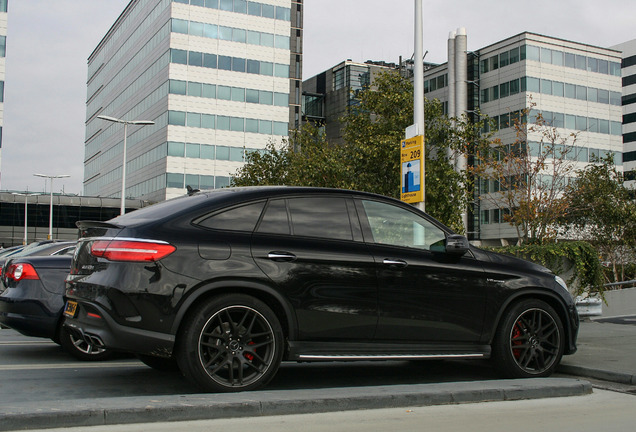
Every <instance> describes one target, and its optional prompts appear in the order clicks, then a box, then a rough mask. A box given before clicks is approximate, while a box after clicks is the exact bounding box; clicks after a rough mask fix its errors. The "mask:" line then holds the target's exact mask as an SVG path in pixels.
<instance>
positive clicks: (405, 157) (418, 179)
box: [400, 135, 424, 203]
mask: <svg viewBox="0 0 636 432" xmlns="http://www.w3.org/2000/svg"><path fill="white" fill-rule="evenodd" d="M401 153H402V158H401V175H400V179H401V180H400V186H401V197H402V201H404V202H407V203H417V202H422V201H423V198H422V197H423V187H422V182H423V180H424V172H423V168H424V163H423V158H424V137H423V136H422V135H418V136H415V137H413V138H408V139H405V140H402V143H401Z"/></svg>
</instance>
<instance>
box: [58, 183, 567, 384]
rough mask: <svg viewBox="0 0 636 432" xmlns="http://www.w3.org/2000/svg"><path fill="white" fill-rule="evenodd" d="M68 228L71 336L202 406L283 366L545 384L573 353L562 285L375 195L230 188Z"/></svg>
mask: <svg viewBox="0 0 636 432" xmlns="http://www.w3.org/2000/svg"><path fill="white" fill-rule="evenodd" d="M78 226H79V227H80V229H81V231H82V236H83V238H82V239H81V240H80V242H79V244H78V250H77V252H76V254H75V256H74V259H73V262H72V265H71V272H70V274H69V276H68V278H67V291H66V296H67V299H68V301H67V304H66V309H65V314H66V315H67V317H68V318H67V320H66V325H67V326H68V328H69V331H71V332H72V333H73V334H74V335H76V336H77V337H78V338H80V337H81V338H84V339H85V340H86V341H91V342H98V343H100V344H103V346H105V347H107V348H112V349H116V350H122V351H129V352H133V353H136V354H138V355H139V356H140V358H141V359H142V360H144V361H146V362H147V363H148V364H149V365H151V366H154V367H169V366H170V365H173V364H175V363H176V364H178V367H179V368H180V369H181V371H182V373H183V374H184V375H185V376H186V377H187V378H189V379H190V380H191V381H192V382H193V383H195V384H197V385H198V386H199V387H200V388H202V389H203V390H206V391H240V390H251V389H254V388H258V387H260V386H262V385H264V384H266V383H267V382H268V381H269V380H270V379H271V378H272V377H273V376H274V375H275V373H276V371H277V370H278V367H279V365H280V362H281V361H283V360H295V361H332V360H347V361H349V360H381V359H439V358H442V359H443V358H453V359H457V358H468V359H470V358H475V359H480V358H490V357H492V358H493V359H494V361H495V365H496V367H497V368H498V370H500V371H501V373H502V374H503V375H505V376H509V377H537V376H548V375H550V374H551V373H552V372H553V371H554V369H555V368H556V366H557V365H558V363H559V361H560V360H561V356H562V355H563V354H571V353H573V352H574V351H575V350H576V336H577V331H578V316H577V314H576V308H575V305H574V302H573V300H572V296H571V295H570V293H569V292H568V290H567V287H566V286H565V283H564V282H563V280H561V279H560V278H558V277H556V276H555V275H553V274H551V273H550V272H549V271H548V270H547V269H545V268H544V267H541V266H538V265H535V264H532V263H529V262H526V261H522V260H519V259H515V258H512V257H507V256H503V255H499V254H495V253H492V252H487V251H483V250H480V249H478V248H475V247H473V246H471V245H469V243H468V241H467V239H466V238H465V237H463V236H461V235H457V234H454V233H453V232H451V231H450V230H449V229H448V228H446V227H445V226H443V225H442V224H440V223H439V222H438V221H436V220H434V219H432V218H431V217H429V216H428V215H426V214H425V213H422V212H420V211H418V210H417V209H415V208H413V207H412V206H410V205H408V204H405V203H403V202H400V201H396V200H393V199H390V198H386V197H382V196H378V195H373V194H367V193H362V192H355V191H342V190H333V189H318V188H298V187H262V188H229V189H221V190H215V191H204V192H198V193H194V194H192V196H186V197H182V198H177V199H174V200H169V201H166V202H163V203H160V204H157V205H154V206H150V207H147V208H144V209H141V210H138V211H135V212H133V213H130V214H127V215H125V216H120V217H117V218H115V219H112V220H110V221H109V222H107V223H100V222H80V223H78Z"/></svg>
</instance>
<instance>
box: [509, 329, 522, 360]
mask: <svg viewBox="0 0 636 432" xmlns="http://www.w3.org/2000/svg"><path fill="white" fill-rule="evenodd" d="M520 337H521V329H520V328H519V323H516V324H515V326H514V328H513V329H512V340H511V342H512V345H521V341H520V340H518V339H519V338H520ZM512 355H514V356H515V358H517V359H518V358H519V357H520V356H521V350H520V349H515V348H513V349H512Z"/></svg>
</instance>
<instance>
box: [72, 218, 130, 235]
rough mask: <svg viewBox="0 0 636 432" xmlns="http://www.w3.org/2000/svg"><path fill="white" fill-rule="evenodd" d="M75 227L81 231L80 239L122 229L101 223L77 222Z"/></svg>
mask: <svg viewBox="0 0 636 432" xmlns="http://www.w3.org/2000/svg"><path fill="white" fill-rule="evenodd" d="M75 226H77V228H78V229H79V237H80V238H83V237H93V236H95V235H100V234H99V233H100V232H102V233H103V232H105V231H106V230H108V229H110V228H121V227H120V226H118V225H115V224H112V223H108V222H100V221H77V222H75Z"/></svg>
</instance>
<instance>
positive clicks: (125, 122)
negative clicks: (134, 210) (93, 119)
mask: <svg viewBox="0 0 636 432" xmlns="http://www.w3.org/2000/svg"><path fill="white" fill-rule="evenodd" d="M97 118H98V119H102V120H106V121H109V122H113V123H122V124H123V125H124V156H123V158H122V166H121V208H120V210H119V214H120V215H124V214H126V140H127V139H128V125H129V124H131V125H139V126H146V125H153V124H155V122H153V121H152V120H123V119H120V118H116V117H110V116H105V115H98V116H97Z"/></svg>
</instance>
